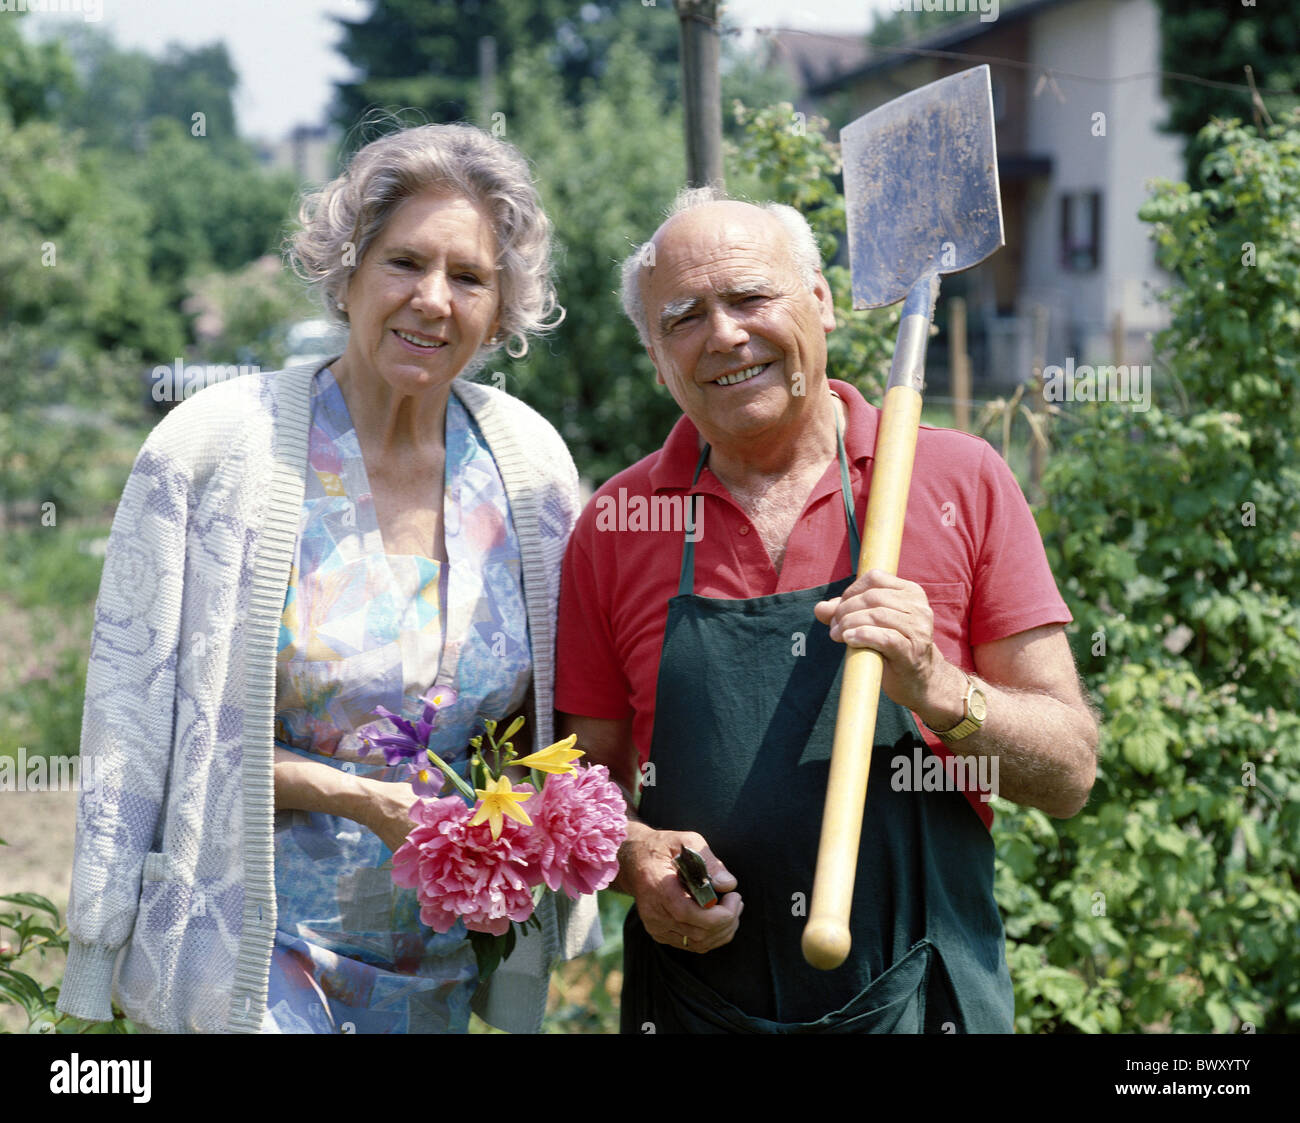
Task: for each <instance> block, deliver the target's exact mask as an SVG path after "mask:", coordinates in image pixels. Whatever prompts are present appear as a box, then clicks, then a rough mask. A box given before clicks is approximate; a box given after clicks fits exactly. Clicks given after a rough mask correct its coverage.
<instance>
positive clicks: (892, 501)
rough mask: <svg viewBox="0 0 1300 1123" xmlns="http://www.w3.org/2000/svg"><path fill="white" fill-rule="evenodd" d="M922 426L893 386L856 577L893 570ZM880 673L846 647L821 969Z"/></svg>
mask: <svg viewBox="0 0 1300 1123" xmlns="http://www.w3.org/2000/svg"><path fill="white" fill-rule="evenodd" d="M928 326H929V325H928V322H927V324H926V327H927V329H928ZM920 421H921V394H920V392H919V391H918V390H917V389H915V388H914V387H913V386H912V385H895V386H891V387H890V389H889V390H888V391H887V392H886V393H885V401H884V410H883V412H882V414H881V418H880V432H879V433H878V434H877V436H876V453H875V462H874V467H873V470H872V476H871V493H870V497H869V498H868V500H867V526H866V533H865V535H864V536H863V541H862V556H861V557H860V558H859V560H858V576H859V577H861V576H862V574H864V573H866V572H867V570H869V569H883V570H885V571H886V572H887V573H897V572H898V554H899V551H900V550H901V549H902V544H903V517H904V515H905V514H906V513H907V495H908V491H909V490H910V488H911V482H912V462H913V460H914V459H915V458H916V435H917V427H918V426H919V425H920ZM884 667H885V663H884V660H883V659H882V658H881V656H880V653H879V652H877V651H873V650H871V649H870V648H866V647H850V648H849V650H848V653H847V654H846V656H845V659H844V677H843V679H842V682H841V686H840V706H839V713H838V716H837V717H836V720H835V740H834V742H833V744H832V746H831V768H830V777H829V779H828V782H827V786H826V810H825V813H824V815H823V817H822V832H821V841H820V843H819V845H818V849H817V871H816V876H815V879H814V881H813V896H812V905H811V908H810V909H809V916H808V924H807V926H806V927H805V928H804V933H803V954H804V958H805V959H806V960H807V961H808V962H809V963H810V964H811V965H812V966H814V967H818V968H820V969H822V970H824V971H829V970H831V969H833V968H835V967H838V966H839V965H840V964H841V963H843V962H844V960H845V958H846V957H847V956H848V954H849V946H850V943H851V940H850V937H849V908H850V906H851V904H852V902H853V883H854V880H855V876H856V873H857V865H858V843H859V841H860V839H861V837H862V811H863V807H864V806H865V805H866V801H867V776H868V775H869V774H870V771H871V746H872V743H873V742H874V740H875V733H876V711H877V708H878V706H879V703H880V681H881V676H882V675H883V673H884Z"/></svg>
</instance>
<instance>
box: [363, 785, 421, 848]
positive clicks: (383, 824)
mask: <svg viewBox="0 0 1300 1123" xmlns="http://www.w3.org/2000/svg"><path fill="white" fill-rule="evenodd" d="M361 782H362V783H363V784H364V785H366V786H367V788H368V789H369V797H368V799H367V800H366V804H365V811H366V813H367V817H366V818H365V819H362V820H360V821H361V823H362V824H363V825H364V826H367V827H369V828H370V829H371V830H372V831H374V832H375V834H377V835H378V836H379V839H380V841H381V842H383V844H384V845H385V846H387V847H388V849H389V850H394V851H395V850H396V849H397V848H398V847H399V846H401V845H402V843H403V842H405V841H406V836H407V835H408V834H410V833H411V830H412V828H414V826H415V823H413V822H412V821H411V817H410V810H411V808H412V807H413V806H414V805H415V801H416V800H417V799H418V798H419V797H418V796H417V795H416V794H415V792H413V791H412V790H411V785H410V784H401V783H397V784H386V783H384V782H383V781H381V780H367V779H362V781H361Z"/></svg>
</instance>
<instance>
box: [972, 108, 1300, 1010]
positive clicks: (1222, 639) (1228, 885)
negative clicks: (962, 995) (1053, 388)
mask: <svg viewBox="0 0 1300 1123" xmlns="http://www.w3.org/2000/svg"><path fill="white" fill-rule="evenodd" d="M1198 142H1199V144H1200V145H1201V146H1202V147H1203V148H1204V150H1205V151H1206V152H1207V153H1208V155H1207V156H1206V159H1205V161H1204V163H1203V165H1202V167H1201V168H1200V170H1199V171H1200V178H1201V180H1202V181H1204V182H1206V183H1209V184H1212V186H1210V187H1207V188H1206V189H1204V190H1200V191H1194V190H1192V189H1191V188H1189V187H1188V185H1187V184H1182V183H1180V184H1172V183H1168V182H1162V183H1159V184H1158V185H1157V187H1156V190H1155V193H1154V194H1153V196H1152V197H1151V198H1150V199H1149V200H1148V202H1147V203H1146V204H1145V205H1144V207H1143V208H1142V210H1141V212H1140V214H1141V217H1142V218H1143V219H1144V220H1145V221H1147V222H1150V223H1152V224H1153V226H1154V231H1155V237H1156V241H1157V246H1158V253H1159V257H1160V260H1161V263H1162V265H1163V266H1164V267H1165V268H1166V269H1168V270H1169V271H1170V272H1171V273H1172V274H1173V275H1174V276H1175V277H1176V278H1177V280H1178V286H1177V287H1176V288H1174V289H1173V290H1172V291H1171V292H1170V293H1169V294H1168V296H1167V299H1168V301H1169V305H1170V310H1171V316H1172V319H1171V324H1170V327H1169V328H1168V329H1167V330H1166V331H1164V332H1162V333H1161V334H1160V335H1159V336H1158V337H1157V339H1156V345H1157V348H1158V351H1159V353H1160V354H1161V355H1162V356H1164V358H1165V360H1166V361H1167V363H1168V367H1169V369H1168V374H1167V376H1166V378H1165V381H1164V385H1163V386H1162V388H1161V389H1162V394H1161V397H1162V399H1163V400H1162V401H1160V402H1159V404H1156V405H1152V406H1151V408H1150V409H1147V410H1144V411H1139V410H1133V409H1129V408H1128V407H1127V406H1126V405H1124V404H1123V403H1118V402H1115V401H1101V402H1097V403H1094V404H1092V405H1090V406H1083V407H1076V410H1075V411H1073V412H1072V413H1070V414H1069V415H1068V416H1065V417H1062V418H1061V419H1060V422H1059V424H1060V426H1061V427H1063V428H1065V429H1066V431H1067V436H1066V438H1065V439H1064V440H1063V441H1061V442H1060V444H1059V446H1058V448H1059V451H1057V452H1055V453H1054V455H1053V459H1052V461H1051V464H1050V465H1049V468H1048V470H1047V473H1046V475H1045V477H1044V488H1045V490H1046V493H1047V501H1046V504H1045V506H1044V508H1043V510H1042V511H1041V512H1040V516H1039V521H1040V525H1041V529H1042V531H1043V535H1044V539H1045V542H1046V545H1047V548H1048V554H1049V557H1050V558H1051V561H1052V569H1053V572H1054V573H1055V574H1056V576H1057V580H1058V583H1059V584H1060V586H1061V590H1062V593H1063V594H1064V596H1065V598H1066V600H1067V603H1068V604H1069V606H1070V611H1071V612H1072V613H1073V615H1074V618H1075V630H1074V636H1073V642H1074V647H1075V654H1076V658H1077V659H1078V662H1079V665H1080V668H1081V670H1082V671H1083V673H1084V676H1085V679H1086V682H1087V684H1088V686H1089V687H1090V689H1091V691H1092V693H1093V696H1094V697H1095V698H1096V699H1097V700H1098V701H1099V703H1100V705H1101V707H1102V710H1103V713H1104V722H1103V726H1102V748H1101V763H1100V767H1099V769H1098V778H1097V785H1096V788H1095V789H1094V791H1093V795H1092V800H1091V802H1090V805H1089V807H1088V808H1086V809H1085V810H1084V811H1083V812H1082V813H1081V814H1080V815H1078V816H1077V817H1076V818H1075V819H1072V820H1069V821H1067V822H1063V823H1051V822H1049V821H1048V820H1046V819H1045V818H1044V817H1043V816H1041V815H1039V814H1038V813H1037V812H1032V811H1030V812H1025V811H1022V810H1020V809H1009V810H1008V811H1006V812H1004V814H1003V815H1002V816H1001V817H1000V827H1001V841H1000V843H999V856H1000V857H1001V859H1002V862H1001V864H1000V866H999V872H998V895H999V902H1000V903H1001V904H1002V907H1003V909H1004V910H1005V912H1006V914H1007V934H1008V936H1009V937H1010V938H1011V948H1010V950H1009V959H1010V961H1011V970H1012V977H1013V979H1014V980H1015V981H1016V991H1017V1002H1016V1009H1017V1026H1018V1028H1020V1029H1022V1030H1030V1029H1052V1028H1060V1027H1063V1026H1066V1025H1069V1026H1073V1027H1075V1028H1077V1029H1081V1030H1085V1031H1095V1030H1098V1029H1106V1030H1111V1031H1116V1030H1120V1029H1124V1030H1129V1031H1132V1030H1140V1029H1148V1028H1168V1029H1172V1030H1175V1031H1192V1032H1207V1031H1210V1030H1213V1031H1215V1032H1220V1033H1222V1032H1227V1031H1233V1030H1240V1029H1246V1030H1247V1031H1254V1030H1258V1031H1259V1032H1276V1031H1281V1030H1285V1029H1288V1028H1290V1029H1294V1028H1295V1027H1296V1025H1297V1024H1300V964H1297V961H1296V959H1295V956H1294V955H1292V954H1291V953H1290V950H1289V949H1290V948H1291V946H1292V944H1293V942H1294V936H1295V930H1296V924H1297V921H1298V920H1300V891H1298V890H1300V881H1298V880H1297V876H1296V874H1295V872H1294V859H1295V854H1296V852H1297V847H1298V846H1300V780H1298V779H1297V777H1298V776H1300V716H1298V715H1297V714H1296V712H1295V684H1296V683H1297V682H1298V681H1300V607H1298V606H1297V603H1296V598H1295V591H1296V589H1297V588H1300V536H1297V535H1296V532H1295V528H1296V527H1297V526H1300V467H1298V466H1300V436H1298V435H1297V434H1300V346H1298V345H1297V339H1298V338H1300V310H1298V309H1300V245H1298V244H1297V239H1296V237H1295V215H1296V213H1297V211H1298V210H1300V113H1293V114H1292V115H1290V116H1289V118H1288V119H1287V121H1286V123H1285V124H1284V125H1279V126H1277V127H1274V128H1271V129H1268V130H1267V131H1266V132H1264V133H1260V132H1257V131H1256V130H1255V129H1252V128H1243V127H1241V125H1240V124H1239V123H1238V122H1236V121H1232V122H1228V123H1223V122H1213V123H1211V124H1210V125H1209V126H1207V127H1206V128H1205V129H1204V130H1202V132H1201V133H1200V134H1199V137H1198Z"/></svg>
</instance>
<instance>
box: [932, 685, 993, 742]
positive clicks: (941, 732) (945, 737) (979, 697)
mask: <svg viewBox="0 0 1300 1123" xmlns="http://www.w3.org/2000/svg"><path fill="white" fill-rule="evenodd" d="M962 674H964V675H966V696H965V697H964V698H963V699H962V705H963V706H964V707H965V713H964V714H963V715H962V719H961V721H959V722H958V723H957V724H956V725H954V726H953V727H952V728H951V729H935V728H933V727H932V726H930V725H929V723H927V724H926V728H927V729H929V730H930V732H931V733H935V734H937V735H938V737H939V739H940V740H941V741H943V742H944V744H946V745H950V744H952V742H954V741H960V740H961V739H962V738H963V737H969V736H970V735H971V734H972V733H974V732H975V730H977V729H978V728H979V727H980V726H981V725H983V724H984V719H985V718H986V717H988V713H989V706H988V699H987V698H985V697H984V691H982V690H981V689H980V688H979V687H978V686H977V685H976V683H975V680H974V679H973V678H971V676H970V674H969V673H968V672H966V671H963V672H962Z"/></svg>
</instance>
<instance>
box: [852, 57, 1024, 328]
mask: <svg viewBox="0 0 1300 1123" xmlns="http://www.w3.org/2000/svg"><path fill="white" fill-rule="evenodd" d="M840 143H841V150H842V153H843V160H844V195H845V207H846V210H847V214H848V227H849V262H850V265H851V268H852V273H853V307H854V308H883V307H885V306H887V305H890V304H896V303H897V302H898V301H900V300H902V299H903V298H904V297H906V296H907V294H908V291H909V290H910V289H911V288H912V286H913V285H914V284H915V283H916V282H917V280H918V279H919V278H921V277H923V276H925V275H927V274H943V273H959V272H961V271H962V270H963V269H969V268H970V267H971V266H973V265H978V264H979V263H980V262H981V261H983V260H984V259H985V258H986V257H988V256H989V255H990V254H991V253H993V252H994V251H995V250H997V249H998V248H999V247H1000V246H1002V244H1003V242H1004V237H1003V231H1002V198H1001V195H1000V193H999V191H998V157H997V142H996V140H995V138H994V133H993V87H992V83H991V82H990V79H989V68H988V67H987V66H976V67H974V68H972V69H970V70H963V71H962V72H961V73H960V74H954V75H952V76H951V77H948V78H941V79H940V80H939V81H937V82H931V83H930V84H929V85H928V86H922V87H921V88H920V89H919V90H913V91H912V92H911V93H907V94H903V95H902V97H897V98H895V99H894V100H893V101H891V102H889V103H888V104H887V105H882V106H881V107H880V108H879V109H874V110H872V111H871V112H870V113H867V114H865V115H864V116H862V117H859V118H858V119H857V120H856V121H854V122H853V123H852V124H850V125H846V126H845V127H844V128H843V129H842V130H841V131H840Z"/></svg>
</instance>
